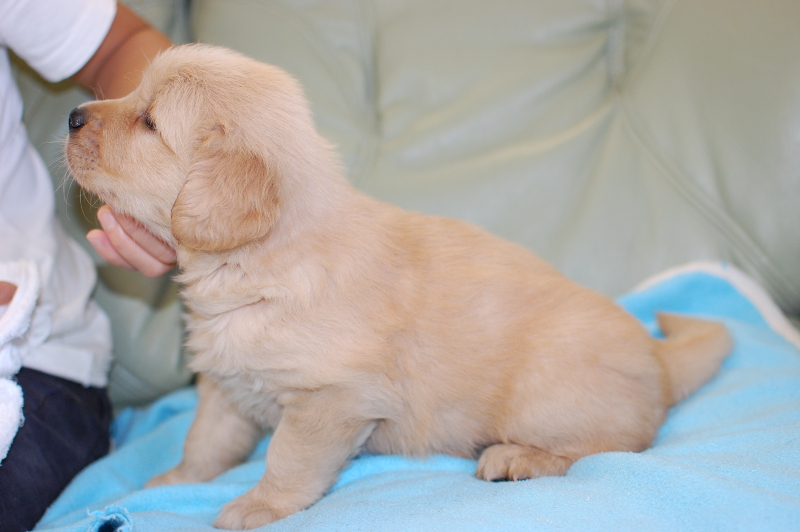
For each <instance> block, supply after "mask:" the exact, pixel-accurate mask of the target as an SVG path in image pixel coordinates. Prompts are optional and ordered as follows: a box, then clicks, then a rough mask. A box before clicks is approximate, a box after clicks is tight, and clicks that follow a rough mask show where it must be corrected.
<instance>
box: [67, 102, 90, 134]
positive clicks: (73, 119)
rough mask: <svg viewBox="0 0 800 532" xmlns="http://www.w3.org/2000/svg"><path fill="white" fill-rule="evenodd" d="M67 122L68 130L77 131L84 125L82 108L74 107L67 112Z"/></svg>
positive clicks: (84, 117)
mask: <svg viewBox="0 0 800 532" xmlns="http://www.w3.org/2000/svg"><path fill="white" fill-rule="evenodd" d="M67 123H68V124H69V130H70V131H77V130H79V129H80V128H82V127H83V126H85V125H86V113H84V112H83V109H81V108H80V107H76V108H75V109H73V110H72V112H71V113H70V114H69V120H68V121H67Z"/></svg>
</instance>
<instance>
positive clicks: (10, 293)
mask: <svg viewBox="0 0 800 532" xmlns="http://www.w3.org/2000/svg"><path fill="white" fill-rule="evenodd" d="M16 291H17V285H14V284H11V283H7V282H5V281H0V305H8V304H9V303H11V300H12V299H14V294H15V293H16Z"/></svg>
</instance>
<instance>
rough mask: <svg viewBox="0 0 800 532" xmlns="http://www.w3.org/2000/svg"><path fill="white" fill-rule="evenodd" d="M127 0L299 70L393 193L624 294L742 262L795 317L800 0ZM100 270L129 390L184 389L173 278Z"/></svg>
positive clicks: (38, 116) (39, 127)
mask: <svg viewBox="0 0 800 532" xmlns="http://www.w3.org/2000/svg"><path fill="white" fill-rule="evenodd" d="M133 5H134V7H136V8H138V9H143V8H144V10H146V9H147V8H149V9H151V10H152V11H151V12H150V13H149V14H148V13H145V14H147V15H148V16H150V17H151V19H152V20H154V21H155V23H156V24H160V25H161V27H167V26H170V27H171V28H172V31H173V32H174V34H175V35H178V37H177V38H178V39H179V40H181V39H183V38H185V37H181V35H184V36H185V35H191V36H192V37H193V38H194V39H196V40H199V41H204V42H209V43H213V44H220V45H225V46H230V47H232V48H235V49H238V50H239V51H241V52H243V53H245V54H247V55H250V56H251V57H254V58H256V59H259V60H262V61H267V62H270V63H274V64H277V65H280V66H282V67H284V68H285V69H287V70H288V71H289V72H291V73H292V74H293V75H294V76H295V77H297V78H298V79H299V80H300V81H301V82H302V83H303V85H304V87H305V89H306V93H307V96H308V98H309V100H310V102H311V104H312V108H313V110H314V114H315V118H316V120H317V123H318V125H319V128H320V130H321V131H322V132H323V134H324V135H325V136H326V137H327V138H328V139H330V140H331V141H332V142H334V143H335V144H336V145H337V147H338V150H339V152H340V153H341V155H342V159H343V162H344V165H345V167H346V169H347V172H348V175H349V177H350V179H351V180H352V182H353V183H354V184H355V185H356V186H358V187H359V188H361V189H363V190H365V191H366V192H368V193H370V194H372V195H374V196H376V197H378V198H380V199H383V200H385V201H388V202H391V203H395V204H398V205H400V206H403V207H405V208H408V209H412V210H418V211H422V212H426V213H436V214H443V215H448V216H454V217H458V218H462V219H466V220H468V221H471V222H473V223H475V224H477V225H480V226H482V227H484V228H486V229H488V230H489V231H491V232H493V233H495V234H497V235H499V236H502V237H504V238H508V239H510V240H513V241H516V242H519V243H521V244H523V245H525V246H526V247H528V248H530V249H532V250H534V251H535V252H536V253H537V254H539V255H541V256H542V257H544V258H545V259H547V260H549V261H550V262H552V263H553V264H555V265H556V266H557V267H558V268H559V269H561V271H563V272H564V273H566V274H567V275H568V276H570V277H572V278H573V279H575V280H576V281H578V282H580V283H583V284H586V285H588V286H591V287H593V288H595V289H598V290H600V291H602V292H605V293H607V294H609V295H611V296H616V295H619V294H621V293H623V292H625V291H627V290H629V289H631V288H632V287H633V286H634V285H635V284H636V283H638V282H639V281H641V280H642V279H644V278H645V277H647V276H649V275H651V274H654V273H656V272H659V271H661V270H663V269H665V268H668V267H671V266H674V265H677V264H682V263H685V262H688V261H695V260H702V259H716V260H726V261H730V262H732V263H735V264H736V265H738V266H740V267H741V268H742V269H744V270H745V271H746V272H748V273H749V274H750V275H752V276H754V277H755V278H756V279H758V280H759V281H760V282H761V283H763V284H764V286H765V287H766V288H767V289H768V290H769V291H770V293H771V295H772V296H773V297H774V298H775V299H776V300H777V301H778V303H779V304H780V305H781V306H782V307H783V309H784V310H785V311H787V312H790V313H794V314H800V234H799V233H800V229H799V228H800V31H797V28H800V4H798V3H797V2H795V1H794V0H626V1H624V0H582V1H581V0H494V1H493V2H480V1H467V0H406V1H402V2H401V1H397V0H195V1H194V2H193V5H192V18H191V20H189V21H185V22H184V19H183V18H182V17H183V15H184V14H185V12H184V11H183V10H184V7H185V6H184V4H183V3H182V2H177V1H176V2H156V1H151V2H134V3H133ZM176 13H177V14H178V15H179V16H177V18H176ZM176 21H177V22H176ZM51 92H52V91H51ZM35 95H36V92H35V91H32V92H30V91H29V92H28V94H26V98H28V99H29V100H31V101H34V106H33V108H30V107H29V109H28V112H27V114H26V119H27V120H28V122H29V124H30V125H31V131H32V133H34V135H33V136H34V137H35V138H37V139H38V141H39V142H40V143H44V142H46V141H52V140H53V138H54V136H55V133H54V131H59V132H63V129H64V127H63V121H64V117H66V115H67V114H68V112H69V109H70V108H71V106H72V105H73V104H72V103H69V104H65V102H63V101H61V100H59V98H64V95H63V94H61V95H56V96H55V97H54V96H53V95H52V94H50V95H48V96H42V97H41V98H36V97H34V96H35ZM54 98H55V99H54ZM26 101H28V100H26ZM59 102H60V103H59ZM58 114H60V115H61V117H59V118H58V120H59V125H58V127H54V126H53V122H52V117H53V116H56V115H58ZM43 145H44V146H45V151H46V152H47V154H46V158H47V159H48V160H51V161H52V160H56V159H57V156H56V153H55V152H57V151H59V150H60V148H59V150H56V149H55V148H54V147H53V146H52V145H47V144H43ZM66 197H67V198H68V197H69V195H66ZM73 209H74V207H73ZM62 211H63V213H62V214H64V216H63V217H64V219H65V220H66V223H68V224H70V225H71V227H72V228H73V232H74V234H76V235H78V237H79V238H82V234H83V233H84V232H85V228H84V227H83V226H80V227H77V228H76V227H75V215H74V214H72V215H70V214H69V212H70V208H68V207H62ZM101 276H102V278H103V280H104V281H103V285H102V286H101V288H100V291H99V293H98V300H99V301H100V303H101V304H103V305H104V306H105V307H106V308H107V309H109V311H110V313H111V314H112V319H113V320H114V322H115V340H116V341H117V352H118V355H119V358H118V359H119V364H118V369H116V370H115V371H116V373H114V374H112V392H115V393H116V398H117V402H118V404H122V403H126V402H137V401H138V402H140V401H142V400H146V399H148V398H151V397H153V396H154V395H157V394H158V393H163V391H164V389H165V388H169V387H170V386H174V385H175V384H176V383H180V382H185V379H186V375H185V373H182V370H181V368H182V367H183V366H182V358H181V353H180V347H179V345H180V339H181V333H180V329H179V326H178V323H179V321H180V316H179V315H180V308H179V306H178V303H177V301H176V296H175V291H174V288H171V287H170V286H169V285H168V284H167V283H165V282H164V281H163V280H162V281H159V280H156V281H152V280H144V279H143V278H141V277H140V276H138V277H137V276H135V275H131V274H127V273H125V272H122V271H120V270H116V269H113V268H110V267H107V268H104V269H103V272H102V273H101Z"/></svg>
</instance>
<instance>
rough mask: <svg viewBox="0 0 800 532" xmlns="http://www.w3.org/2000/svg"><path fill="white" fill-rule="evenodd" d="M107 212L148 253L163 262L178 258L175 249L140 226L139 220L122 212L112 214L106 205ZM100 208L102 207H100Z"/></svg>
mask: <svg viewBox="0 0 800 532" xmlns="http://www.w3.org/2000/svg"><path fill="white" fill-rule="evenodd" d="M104 208H106V209H108V211H109V213H111V214H112V216H114V217H115V218H116V221H117V223H119V225H121V226H122V228H123V229H124V230H125V232H126V233H127V234H128V235H129V236H130V237H131V238H132V239H133V240H134V241H135V242H136V243H137V244H139V246H140V247H141V248H142V249H144V250H145V251H147V252H148V253H149V254H150V255H152V256H153V257H154V258H156V259H157V260H158V261H159V262H162V263H163V264H170V265H174V264H175V262H176V261H177V260H178V257H177V256H176V255H175V250H174V249H172V248H171V247H170V246H169V245H168V244H167V243H166V242H164V241H163V240H161V239H160V238H158V237H157V236H155V235H153V234H152V233H151V232H150V231H148V230H147V229H145V228H144V227H142V226H141V225H140V224H139V222H137V221H136V220H134V219H133V218H131V217H130V216H125V215H122V214H114V213H113V212H111V209H110V208H108V207H107V206H106V207H104ZM101 210H102V208H101Z"/></svg>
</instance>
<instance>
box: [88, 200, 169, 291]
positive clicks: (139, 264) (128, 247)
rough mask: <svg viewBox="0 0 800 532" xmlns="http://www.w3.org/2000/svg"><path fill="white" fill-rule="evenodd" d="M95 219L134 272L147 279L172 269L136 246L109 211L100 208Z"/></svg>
mask: <svg viewBox="0 0 800 532" xmlns="http://www.w3.org/2000/svg"><path fill="white" fill-rule="evenodd" d="M104 209H105V210H104ZM97 217H98V219H99V220H100V225H101V226H102V227H103V231H104V232H105V235H106V237H107V238H108V241H109V243H110V245H111V246H112V247H113V248H114V250H116V252H117V253H118V254H119V255H120V256H121V257H122V258H123V259H124V260H125V261H126V262H127V263H128V264H130V265H131V266H132V267H133V268H134V269H135V270H138V271H140V272H142V273H143V274H144V275H146V276H147V277H159V276H161V275H164V274H165V273H167V272H168V271H170V270H171V269H172V268H173V266H174V265H173V264H171V263H170V264H165V263H163V262H161V261H160V260H158V259H157V258H155V257H154V256H153V255H151V254H150V253H149V252H148V251H147V250H145V249H144V248H142V247H141V246H140V245H139V244H137V243H136V241H135V240H134V239H133V238H131V236H130V235H129V234H128V233H126V232H125V230H124V229H123V227H122V226H121V225H120V224H119V223H117V221H116V218H115V217H114V215H113V213H112V212H111V210H110V209H107V208H101V209H100V211H98V213H97ZM112 264H113V263H112Z"/></svg>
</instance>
